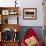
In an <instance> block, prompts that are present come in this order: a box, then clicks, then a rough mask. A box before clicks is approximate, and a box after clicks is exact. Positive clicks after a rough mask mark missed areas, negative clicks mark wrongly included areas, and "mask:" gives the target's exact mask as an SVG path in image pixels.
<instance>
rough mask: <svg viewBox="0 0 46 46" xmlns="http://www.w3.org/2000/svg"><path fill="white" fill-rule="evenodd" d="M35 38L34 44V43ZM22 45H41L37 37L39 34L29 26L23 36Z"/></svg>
mask: <svg viewBox="0 0 46 46" xmlns="http://www.w3.org/2000/svg"><path fill="white" fill-rule="evenodd" d="M33 39H35V40H34V41H35V42H34V45H33V43H32V42H33V41H32V40H33ZM21 46H41V44H40V42H39V40H38V39H37V34H36V33H35V32H34V30H33V29H32V28H28V29H27V30H26V32H25V34H24V37H23V38H22V42H21Z"/></svg>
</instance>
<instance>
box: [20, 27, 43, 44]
mask: <svg viewBox="0 0 46 46" xmlns="http://www.w3.org/2000/svg"><path fill="white" fill-rule="evenodd" d="M28 28H32V29H33V30H34V31H35V32H36V34H37V37H38V39H39V41H40V42H41V43H43V30H42V27H41V26H21V27H20V32H19V40H20V42H21V40H22V38H23V35H24V33H25V31H26V30H27V29H28Z"/></svg>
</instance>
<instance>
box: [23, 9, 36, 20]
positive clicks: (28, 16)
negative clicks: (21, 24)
mask: <svg viewBox="0 0 46 46" xmlns="http://www.w3.org/2000/svg"><path fill="white" fill-rule="evenodd" d="M23 19H25V20H36V19H37V8H24V9H23Z"/></svg>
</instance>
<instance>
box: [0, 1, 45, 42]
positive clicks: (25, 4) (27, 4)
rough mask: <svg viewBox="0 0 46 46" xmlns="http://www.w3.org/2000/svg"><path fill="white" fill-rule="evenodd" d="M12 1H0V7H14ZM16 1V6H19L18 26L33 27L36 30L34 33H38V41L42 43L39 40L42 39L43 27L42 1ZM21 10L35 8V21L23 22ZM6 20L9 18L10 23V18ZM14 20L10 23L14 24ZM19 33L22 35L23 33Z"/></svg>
mask: <svg viewBox="0 0 46 46" xmlns="http://www.w3.org/2000/svg"><path fill="white" fill-rule="evenodd" d="M14 1H15V0H14ZM14 1H13V0H0V6H1V7H4V6H5V7H10V6H15V3H14ZM17 1H18V5H17V6H19V15H20V16H19V24H20V26H35V27H34V28H35V29H36V32H37V33H38V37H39V38H40V41H41V42H42V40H43V39H41V38H43V30H42V26H44V23H43V22H44V21H43V20H44V16H43V6H42V2H43V1H42V0H17ZM23 8H37V19H36V20H24V19H23ZM8 18H9V23H10V21H11V18H12V17H11V16H10V17H8ZM14 20H15V17H14V19H13V21H12V22H15V21H14ZM37 26H38V28H37ZM40 27H41V28H40ZM39 28H40V29H39ZM38 29H39V30H38ZM20 33H23V31H22V32H20ZM39 35H40V36H39Z"/></svg>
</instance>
